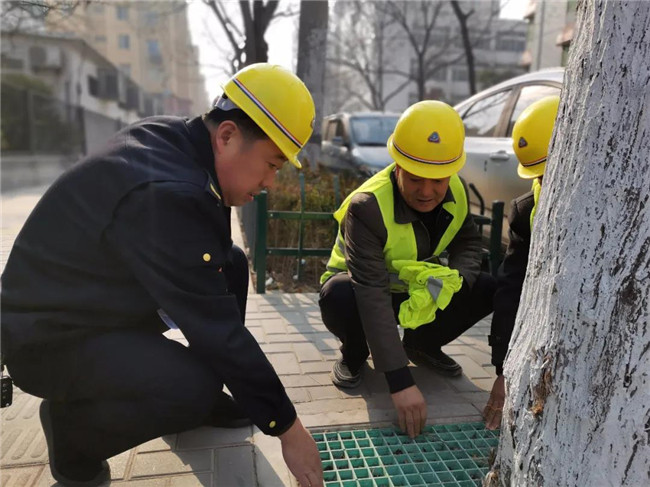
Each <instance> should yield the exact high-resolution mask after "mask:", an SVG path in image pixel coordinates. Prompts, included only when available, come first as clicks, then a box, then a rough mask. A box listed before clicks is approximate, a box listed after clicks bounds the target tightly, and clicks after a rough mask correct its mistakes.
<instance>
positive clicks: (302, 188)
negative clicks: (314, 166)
mask: <svg viewBox="0 0 650 487" xmlns="http://www.w3.org/2000/svg"><path fill="white" fill-rule="evenodd" d="M298 178H299V180H300V220H299V223H298V225H299V228H298V269H297V272H296V274H297V275H298V281H300V280H301V279H302V248H303V238H304V233H305V222H304V220H303V214H304V213H305V175H304V173H300V174H299V175H298Z"/></svg>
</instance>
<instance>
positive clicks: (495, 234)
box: [253, 174, 504, 294]
mask: <svg viewBox="0 0 650 487" xmlns="http://www.w3.org/2000/svg"><path fill="white" fill-rule="evenodd" d="M299 179H300V211H278V210H269V209H268V199H267V198H268V197H267V193H266V191H262V192H261V193H260V194H259V195H258V196H257V197H256V198H255V200H256V204H257V216H256V237H255V254H254V255H255V257H254V261H253V267H254V269H255V271H256V272H257V285H256V290H257V293H258V294H264V293H265V292H266V257H267V256H268V255H284V256H290V257H297V275H298V279H300V278H301V277H302V268H303V257H327V256H329V255H330V253H331V251H332V248H331V247H327V248H305V246H304V243H305V239H304V237H305V223H306V222H307V221H318V220H320V221H327V222H334V221H335V220H334V216H333V215H332V212H323V211H305V176H304V174H300V175H299ZM340 192H341V191H340V185H339V179H338V177H337V176H334V201H335V208H338V207H339V206H340V205H341V194H340ZM503 206H504V205H503V202H501V201H495V202H493V203H492V218H490V217H487V216H484V215H473V216H474V221H475V222H476V224H477V225H479V227H482V226H483V225H490V240H489V244H488V249H487V250H486V251H485V255H484V261H485V263H486V267H488V268H489V269H490V272H491V273H492V274H493V275H496V271H497V269H498V267H499V264H500V263H501V254H502V252H501V231H502V228H503ZM275 219H277V220H298V221H299V222H300V223H299V230H298V247H267V234H268V232H267V230H268V223H269V220H275ZM337 231H338V228H337V227H336V226H334V231H333V238H332V242H334V239H335V238H336V232H337Z"/></svg>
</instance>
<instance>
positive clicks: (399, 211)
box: [390, 170, 456, 223]
mask: <svg viewBox="0 0 650 487" xmlns="http://www.w3.org/2000/svg"><path fill="white" fill-rule="evenodd" d="M390 180H391V182H392V183H393V199H394V201H395V223H413V222H415V221H417V220H419V219H420V216H419V215H418V213H417V212H416V211H415V210H414V209H413V208H411V207H410V206H409V205H408V204H407V203H406V201H404V198H402V195H401V193H400V192H399V188H398V187H397V179H396V177H395V170H393V171H392V172H391V173H390ZM448 201H452V202H454V203H455V202H456V199H455V198H454V195H453V194H452V192H451V188H447V193H445V197H444V198H443V199H442V201H441V202H440V204H438V206H436V208H438V207H440V206H442V205H443V204H444V203H447V202H448ZM431 211H435V209H434V210H431Z"/></svg>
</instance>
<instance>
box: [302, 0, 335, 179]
mask: <svg viewBox="0 0 650 487" xmlns="http://www.w3.org/2000/svg"><path fill="white" fill-rule="evenodd" d="M328 13H329V12H328V2H327V0H324V1H323V0H321V1H307V0H302V1H301V2H300V20H299V27H298V66H297V69H296V71H297V74H298V77H299V78H300V79H301V80H303V81H304V83H305V85H307V88H309V91H310V92H311V96H312V97H313V99H314V105H315V106H316V118H315V119H314V132H313V134H312V136H311V138H310V139H309V142H307V144H306V145H305V147H304V148H303V150H302V156H303V159H304V158H306V159H307V160H308V161H309V164H310V166H311V168H312V169H315V168H316V166H317V164H318V161H319V160H320V143H321V121H322V119H323V101H324V85H325V62H326V59H327V21H328Z"/></svg>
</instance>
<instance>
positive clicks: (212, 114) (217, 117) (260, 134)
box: [203, 95, 269, 142]
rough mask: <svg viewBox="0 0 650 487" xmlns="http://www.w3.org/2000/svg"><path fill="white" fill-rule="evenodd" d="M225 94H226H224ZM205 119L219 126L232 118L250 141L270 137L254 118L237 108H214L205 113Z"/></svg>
mask: <svg viewBox="0 0 650 487" xmlns="http://www.w3.org/2000/svg"><path fill="white" fill-rule="evenodd" d="M224 96H225V95H224ZM203 120H204V121H205V122H207V123H209V124H210V125H213V126H215V127H218V126H219V124H221V122H225V121H226V120H230V121H231V122H234V123H235V124H236V125H237V127H239V130H241V133H242V135H243V137H244V140H246V141H248V142H255V141H256V140H262V139H268V138H269V136H268V135H266V133H265V132H264V131H263V130H262V129H261V128H260V127H259V125H257V124H256V123H255V122H254V121H253V119H252V118H250V117H249V116H248V115H246V113H245V112H244V111H243V110H241V109H239V108H235V109H232V110H222V109H220V108H213V109H212V110H210V111H209V112H208V113H206V114H205V115H203Z"/></svg>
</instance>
